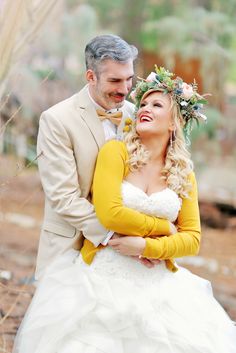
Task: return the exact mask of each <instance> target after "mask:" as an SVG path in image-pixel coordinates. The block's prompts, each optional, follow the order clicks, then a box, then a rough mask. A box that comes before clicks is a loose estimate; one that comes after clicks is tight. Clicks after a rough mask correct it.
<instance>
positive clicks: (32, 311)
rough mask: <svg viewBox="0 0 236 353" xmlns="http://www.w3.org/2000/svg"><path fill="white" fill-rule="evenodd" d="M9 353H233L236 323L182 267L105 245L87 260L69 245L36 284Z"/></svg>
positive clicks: (206, 285) (201, 281)
mask: <svg viewBox="0 0 236 353" xmlns="http://www.w3.org/2000/svg"><path fill="white" fill-rule="evenodd" d="M13 353H236V326H235V325H234V324H233V322H232V321H231V320H230V318H229V317H228V315H227V314H226V313H225V311H224V310H223V308H222V307H221V306H220V305H219V304H218V302H217V301H216V300H215V299H214V297H213V295H212V290H211V286H210V283H209V282H208V281H206V280H204V279H202V278H200V277H198V276H195V275H193V274H192V273H191V272H189V271H188V270H186V269H184V268H181V267H179V270H178V271H177V272H176V273H171V272H170V271H168V270H167V269H166V267H165V263H164V262H161V264H160V265H157V266H156V267H155V268H152V269H149V268H146V267H144V266H143V265H142V264H140V263H139V262H138V261H137V260H135V259H133V258H130V257H126V256H122V255H120V254H118V253H116V252H115V251H113V250H112V249H111V248H106V249H104V250H102V251H100V252H99V253H98V254H97V255H96V257H95V260H94V262H93V264H92V265H90V266H88V265H86V264H85V263H84V262H83V261H82V259H81V256H78V253H77V252H76V251H74V250H70V251H68V252H67V253H65V254H64V255H62V256H60V257H58V258H57V259H56V260H55V261H54V263H53V264H52V265H51V266H49V268H48V270H47V272H46V274H45V276H44V277H43V279H42V280H41V281H40V283H39V284H38V287H37V290H36V293H35V295H34V298H33V300H32V302H31V305H30V307H29V309H28V311H27V313H26V315H25V318H24V320H23V322H22V324H21V327H20V329H19V331H18V334H17V337H16V340H15V346H14V349H13Z"/></svg>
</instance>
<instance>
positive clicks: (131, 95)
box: [130, 91, 136, 101]
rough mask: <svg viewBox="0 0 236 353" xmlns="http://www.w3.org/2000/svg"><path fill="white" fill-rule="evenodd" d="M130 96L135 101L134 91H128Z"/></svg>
mask: <svg viewBox="0 0 236 353" xmlns="http://www.w3.org/2000/svg"><path fill="white" fill-rule="evenodd" d="M130 98H131V99H132V100H133V101H135V98H136V91H132V92H131V93H130Z"/></svg>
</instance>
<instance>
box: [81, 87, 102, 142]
mask: <svg viewBox="0 0 236 353" xmlns="http://www.w3.org/2000/svg"><path fill="white" fill-rule="evenodd" d="M87 92H88V91H87V86H86V87H84V88H83V89H82V90H81V91H80V92H79V93H78V106H77V107H78V109H79V111H80V115H81V118H82V119H83V120H84V122H85V124H86V125H87V126H88V128H89V130H90V131H91V134H92V135H93V138H94V140H95V142H96V143H97V146H98V149H100V148H101V147H102V145H103V144H104V142H105V135H104V129H103V126H102V123H101V121H100V120H99V118H98V117H97V113H96V110H95V108H94V107H93V104H92V102H91V100H90V98H89V96H88V93H87Z"/></svg>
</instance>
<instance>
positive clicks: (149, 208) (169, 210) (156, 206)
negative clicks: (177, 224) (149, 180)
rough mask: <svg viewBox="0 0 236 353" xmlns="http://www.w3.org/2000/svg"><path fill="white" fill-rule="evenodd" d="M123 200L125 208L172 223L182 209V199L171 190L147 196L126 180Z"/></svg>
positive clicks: (123, 187)
mask: <svg viewBox="0 0 236 353" xmlns="http://www.w3.org/2000/svg"><path fill="white" fill-rule="evenodd" d="M122 198H123V202H124V205H125V206H127V207H129V208H132V209H135V210H137V211H139V212H142V213H145V214H147V215H150V216H155V217H160V218H165V219H168V220H169V221H170V222H174V221H175V220H176V218H177V216H178V213H179V210H180V207H181V199H180V198H179V197H178V195H177V194H176V193H175V192H174V191H172V190H171V189H169V188H165V189H164V190H162V191H157V192H154V193H152V194H151V195H147V194H146V193H145V192H144V191H143V190H141V189H140V188H139V187H137V186H135V185H133V184H131V183H130V182H128V181H126V180H124V181H123V183H122Z"/></svg>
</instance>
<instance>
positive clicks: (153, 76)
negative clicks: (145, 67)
mask: <svg viewBox="0 0 236 353" xmlns="http://www.w3.org/2000/svg"><path fill="white" fill-rule="evenodd" d="M155 79H156V74H155V72H151V73H150V74H149V75H148V77H147V78H146V81H147V82H152V81H154V80H155Z"/></svg>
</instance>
